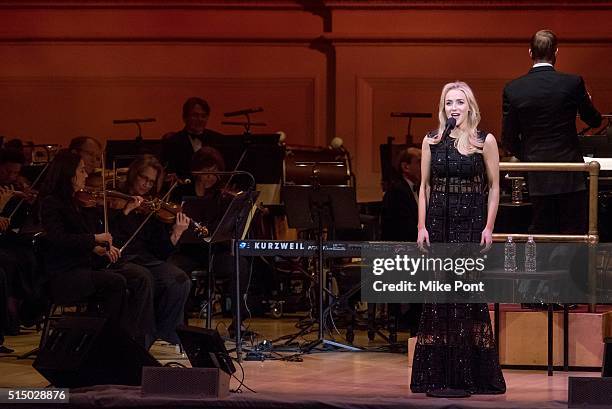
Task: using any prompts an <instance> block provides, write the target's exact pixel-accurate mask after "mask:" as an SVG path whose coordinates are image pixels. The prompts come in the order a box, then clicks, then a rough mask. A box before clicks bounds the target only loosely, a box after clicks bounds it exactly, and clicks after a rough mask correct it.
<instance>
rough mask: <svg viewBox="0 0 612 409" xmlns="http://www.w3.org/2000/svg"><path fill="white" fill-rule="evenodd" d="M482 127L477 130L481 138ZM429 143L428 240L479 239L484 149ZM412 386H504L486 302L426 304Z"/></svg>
mask: <svg viewBox="0 0 612 409" xmlns="http://www.w3.org/2000/svg"><path fill="white" fill-rule="evenodd" d="M486 135H487V134H486V132H482V131H479V133H478V137H479V138H481V139H482V140H484V138H485V137H486ZM430 148H431V168H430V169H431V172H430V186H431V191H430V199H429V206H428V209H427V217H426V227H427V231H428V232H429V238H430V241H431V242H443V243H465V242H480V237H481V233H482V230H483V229H484V227H485V225H486V217H487V196H488V182H487V177H486V171H485V165H484V159H483V157H482V154H480V153H474V154H472V155H468V156H465V155H462V154H461V153H459V151H458V150H457V148H455V146H454V139H452V138H450V137H448V138H446V139H445V140H443V141H441V142H439V143H438V144H435V145H430ZM410 389H411V390H412V392H415V393H423V392H435V391H436V390H444V389H458V390H463V391H465V392H467V393H470V394H497V393H504V392H505V391H506V383H505V381H504V377H503V375H502V371H501V368H500V365H499V357H498V354H497V350H496V348H495V340H494V338H493V331H492V329H491V320H490V317H489V309H488V306H487V304H425V305H424V308H423V313H422V315H421V320H420V323H419V332H418V336H417V344H416V349H415V352H414V359H413V366H412V377H411V382H410Z"/></svg>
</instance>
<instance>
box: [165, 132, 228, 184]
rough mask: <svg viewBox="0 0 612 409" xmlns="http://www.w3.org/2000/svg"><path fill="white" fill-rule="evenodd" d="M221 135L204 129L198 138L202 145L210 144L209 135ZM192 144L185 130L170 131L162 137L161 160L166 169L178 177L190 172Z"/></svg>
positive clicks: (187, 174) (192, 152)
mask: <svg viewBox="0 0 612 409" xmlns="http://www.w3.org/2000/svg"><path fill="white" fill-rule="evenodd" d="M216 136H222V134H220V133H219V132H216V131H213V130H210V129H205V130H204V133H203V134H202V135H199V136H198V138H199V139H200V140H201V142H202V146H206V145H210V143H209V142H208V139H210V138H211V137H216ZM193 154H194V151H193V146H192V145H191V140H190V137H189V134H188V133H187V131H186V130H184V129H183V130H182V131H179V132H176V133H170V134H167V135H165V136H164V137H163V138H162V151H161V158H160V159H161V162H162V165H164V166H166V171H167V172H170V173H173V172H176V174H177V175H178V176H180V177H186V176H189V175H190V174H191V169H190V167H191V157H192V156H193Z"/></svg>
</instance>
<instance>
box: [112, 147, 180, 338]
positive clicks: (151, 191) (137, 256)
mask: <svg viewBox="0 0 612 409" xmlns="http://www.w3.org/2000/svg"><path fill="white" fill-rule="evenodd" d="M163 180H164V170H163V168H162V166H161V164H160V163H159V161H158V160H157V159H156V158H155V157H154V156H152V155H142V156H139V157H138V158H137V159H135V160H134V161H133V162H132V164H131V165H130V167H129V169H128V174H127V181H126V182H125V185H124V186H122V188H121V191H122V192H123V193H126V194H128V195H131V196H134V200H132V201H129V202H128V203H127V204H126V205H125V206H124V207H123V208H122V209H116V210H111V212H112V213H113V216H112V217H111V221H110V229H111V232H112V234H113V237H114V239H115V241H114V243H117V244H122V245H123V244H125V243H126V242H127V240H129V239H130V237H131V236H132V235H133V234H135V232H136V230H137V229H138V228H139V226H140V225H141V224H142V223H143V221H144V220H145V218H147V217H148V213H147V212H141V211H139V210H142V204H143V202H144V197H149V196H150V195H152V196H156V195H158V194H159V192H160V189H161V185H162V182H163ZM189 225H190V219H189V217H187V216H186V215H185V214H183V213H182V212H180V211H177V213H176V216H175V218H174V221H173V223H172V224H171V227H169V226H168V224H164V223H163V222H162V221H160V220H158V218H156V217H155V216H151V217H150V218H149V220H148V221H146V222H145V224H144V225H143V227H142V230H140V232H139V233H138V234H136V236H135V237H134V238H133V240H132V241H131V242H130V243H129V245H127V247H126V248H125V249H124V250H123V254H122V256H123V259H124V260H127V261H130V262H132V263H135V264H138V265H139V266H140V267H141V269H142V270H144V271H145V272H146V274H147V276H149V277H150V279H151V280H152V282H153V294H154V300H155V303H154V304H155V333H154V335H153V336H152V337H151V338H148V339H147V342H146V345H147V347H148V346H150V345H152V344H153V342H154V341H155V340H156V339H157V338H160V339H163V340H164V341H167V342H169V343H172V344H178V343H179V342H180V340H179V338H178V335H177V333H176V327H177V325H180V324H182V323H183V320H184V308H185V302H186V301H187V298H188V297H189V292H190V287H191V283H190V280H189V277H188V276H187V274H185V272H184V271H183V270H182V269H180V268H179V267H177V266H176V265H175V264H172V263H168V262H166V261H165V260H166V259H167V258H168V257H169V256H170V254H171V253H172V252H173V251H174V249H175V246H176V245H177V243H178V241H179V239H180V238H181V236H182V235H183V233H184V232H185V230H187V228H188V227H189Z"/></svg>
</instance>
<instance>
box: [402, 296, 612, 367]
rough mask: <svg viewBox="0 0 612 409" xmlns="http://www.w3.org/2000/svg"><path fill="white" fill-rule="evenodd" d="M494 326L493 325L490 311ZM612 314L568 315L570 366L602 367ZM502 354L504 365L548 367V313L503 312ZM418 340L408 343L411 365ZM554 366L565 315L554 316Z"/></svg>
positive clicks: (558, 362) (560, 361)
mask: <svg viewBox="0 0 612 409" xmlns="http://www.w3.org/2000/svg"><path fill="white" fill-rule="evenodd" d="M491 322H494V317H493V311H491ZM611 333H612V312H604V313H588V312H571V313H570V314H569V366H570V367H581V368H596V367H601V363H602V357H603V350H604V343H603V339H604V335H606V334H607V336H612V335H611ZM499 337H500V341H499V353H500V363H501V364H502V365H516V366H522V365H525V366H527V365H528V366H545V365H546V363H547V351H548V349H547V348H548V347H547V312H546V311H532V310H518V309H512V310H506V311H505V310H504V309H503V306H502V310H501V312H500V331H499ZM415 344H416V337H413V338H410V339H409V340H408V354H409V357H408V362H409V365H412V357H413V354H414V346H415ZM553 363H554V365H555V366H563V312H562V311H559V312H557V311H555V312H554V314H553Z"/></svg>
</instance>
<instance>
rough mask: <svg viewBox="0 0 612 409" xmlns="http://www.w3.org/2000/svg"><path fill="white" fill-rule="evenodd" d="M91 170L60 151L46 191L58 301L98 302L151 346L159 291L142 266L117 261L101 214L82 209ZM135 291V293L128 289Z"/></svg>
mask: <svg viewBox="0 0 612 409" xmlns="http://www.w3.org/2000/svg"><path fill="white" fill-rule="evenodd" d="M86 178H87V171H86V170H85V163H84V161H83V160H82V159H81V157H80V156H79V155H78V154H76V153H73V152H71V151H68V150H62V151H60V152H59V153H58V154H57V155H56V157H55V159H54V160H53V162H52V163H51V165H50V167H49V171H48V174H47V176H46V179H45V181H44V183H43V185H42V186H41V191H40V195H39V196H40V218H41V222H42V225H43V227H44V229H45V232H46V240H45V245H44V246H43V247H44V250H43V256H44V261H45V264H44V265H45V269H46V271H45V273H46V274H47V275H48V277H49V283H48V289H49V292H50V296H51V299H52V301H53V302H55V303H61V304H66V303H70V302H77V301H82V300H84V299H86V298H90V297H95V298H96V299H97V300H99V301H101V304H102V306H103V309H104V313H105V314H106V316H107V317H108V319H109V321H111V322H112V323H113V324H118V325H120V326H122V327H123V328H124V329H125V330H126V331H127V332H128V333H129V334H130V335H132V337H134V339H136V340H137V341H139V342H141V343H142V344H143V345H144V343H145V338H146V337H147V336H150V334H152V333H153V328H154V325H155V324H154V320H153V297H152V294H153V289H152V282H151V280H150V278H149V277H148V276H147V275H146V274H143V271H142V269H140V268H139V266H136V265H133V264H130V263H125V264H120V265H117V266H116V267H115V268H112V269H108V268H99V266H100V265H101V264H102V263H103V264H102V265H106V264H107V263H108V262H109V261H110V262H116V261H117V260H118V259H119V257H120V252H119V250H118V249H117V247H116V246H115V244H114V242H113V237H112V235H111V234H110V233H108V232H101V230H102V229H101V222H100V214H99V211H98V210H97V209H95V208H81V207H79V205H78V204H77V202H76V200H75V193H76V192H78V191H80V190H82V189H83V188H84V187H85V180H86ZM128 289H129V293H128V291H127V290H128Z"/></svg>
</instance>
